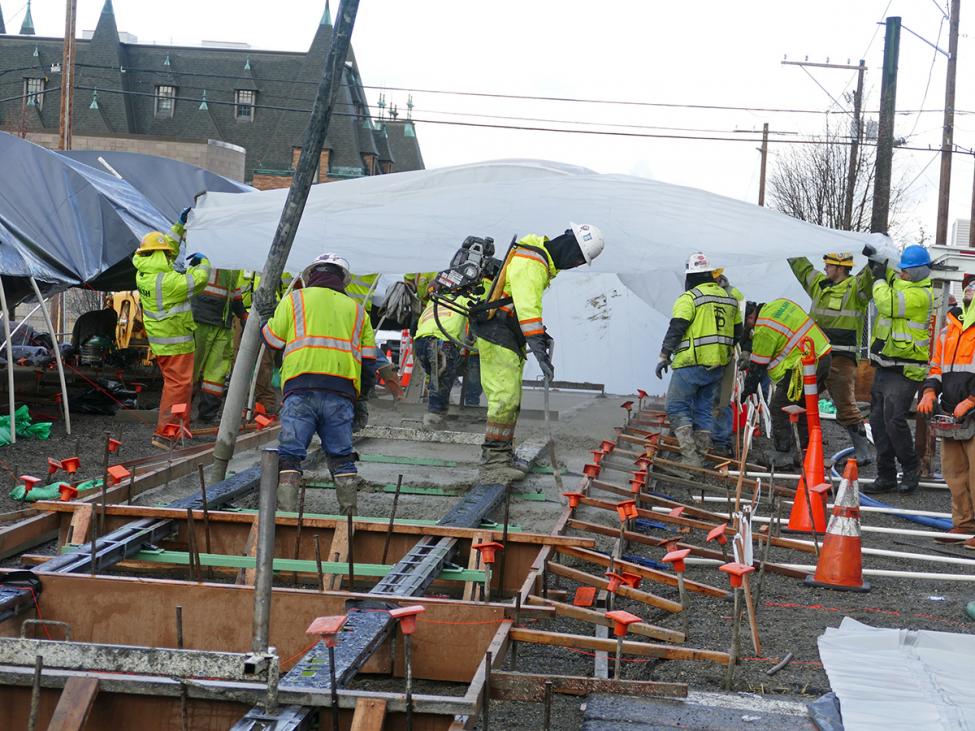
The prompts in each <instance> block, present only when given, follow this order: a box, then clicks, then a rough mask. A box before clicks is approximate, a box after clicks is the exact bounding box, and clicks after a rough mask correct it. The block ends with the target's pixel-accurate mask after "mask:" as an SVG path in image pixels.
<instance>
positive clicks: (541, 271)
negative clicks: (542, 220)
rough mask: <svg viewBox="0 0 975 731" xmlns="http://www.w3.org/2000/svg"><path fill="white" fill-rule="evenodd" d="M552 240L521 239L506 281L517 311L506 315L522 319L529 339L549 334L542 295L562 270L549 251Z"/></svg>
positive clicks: (520, 325) (522, 331) (510, 263)
mask: <svg viewBox="0 0 975 731" xmlns="http://www.w3.org/2000/svg"><path fill="white" fill-rule="evenodd" d="M546 241H548V239H547V238H546V237H544V236H538V235H537V234H528V235H527V236H522V237H521V238H520V239H519V240H518V246H517V247H516V249H515V252H514V254H513V255H512V257H511V260H510V261H509V262H508V271H507V274H506V276H505V280H504V293H503V294H504V296H505V297H511V299H512V307H513V310H511V311H508V313H505V310H504V309H503V308H502V310H501V312H502V313H504V314H510V315H511V316H513V317H516V318H517V319H518V326H519V327H520V328H521V334H522V335H524V336H525V337H526V338H528V337H531V336H532V335H538V334H540V333H543V332H545V323H543V322H542V295H543V294H544V293H545V290H546V289H547V288H548V285H549V284H551V282H552V280H553V279H555V275H556V274H558V269H556V268H555V263H554V262H553V261H552V256H551V255H550V254H549V253H548V249H546V248H545V242H546Z"/></svg>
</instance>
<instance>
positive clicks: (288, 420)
mask: <svg viewBox="0 0 975 731" xmlns="http://www.w3.org/2000/svg"><path fill="white" fill-rule="evenodd" d="M302 280H303V282H304V286H303V287H302V288H301V289H296V290H295V291H293V292H292V293H291V294H290V295H288V296H287V297H285V298H284V299H282V300H281V302H279V303H278V306H277V308H275V310H274V315H273V316H272V317H271V319H270V320H269V321H268V322H267V324H265V325H264V327H263V328H262V329H261V335H262V337H263V338H264V342H265V343H267V345H268V347H269V348H274V349H275V350H282V351H283V352H284V358H283V360H282V363H281V384H282V389H283V391H284V404H283V406H282V408H281V435H280V437H279V439H278V455H279V463H278V466H279V470H280V472H279V475H278V504H279V506H280V507H281V509H282V510H285V511H290V512H294V511H295V510H297V508H298V492H299V489H300V486H301V463H302V462H303V461H304V459H305V456H306V454H307V450H308V444H309V443H310V442H311V439H312V437H313V436H314V435H315V434H316V433H317V434H318V436H319V438H320V439H321V441H322V449H323V450H324V451H325V454H326V457H327V459H328V469H329V471H330V472H331V473H332V478H333V479H334V480H335V490H336V495H337V497H338V501H339V508H340V509H341V511H342V513H343V514H346V515H354V514H355V512H356V488H357V487H358V483H359V479H358V475H357V471H356V466H355V460H356V459H357V455H356V454H355V452H353V450H352V416H353V404H354V403H355V400H356V398H357V397H358V396H359V393H360V390H361V383H362V380H361V373H362V363H363V351H364V347H363V343H364V342H366V341H367V340H372V338H373V334H372V325H371V324H370V323H369V318H368V317H366V313H365V310H364V309H363V307H362V305H360V304H358V303H356V301H355V300H354V299H352V298H351V297H349V296H348V295H346V294H345V285H346V283H347V282H348V281H349V263H348V262H347V261H346V260H345V259H343V258H342V257H340V256H336V255H335V254H322V255H321V256H319V257H318V258H317V259H315V261H314V262H312V263H311V265H310V266H309V267H308V268H307V269H306V270H305V272H304V273H303V274H302Z"/></svg>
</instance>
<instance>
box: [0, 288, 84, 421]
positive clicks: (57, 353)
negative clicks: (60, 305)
mask: <svg viewBox="0 0 975 731" xmlns="http://www.w3.org/2000/svg"><path fill="white" fill-rule="evenodd" d="M30 283H31V286H32V287H33V288H34V294H35V295H37V301H38V302H43V301H44V298H43V297H41V288H40V287H38V286H37V280H36V279H34V277H31V278H30ZM2 291H3V285H2V284H0V292H2ZM0 306H3V311H4V312H6V311H7V308H6V306H5V305H4V304H3V302H0ZM41 314H42V315H44V324H45V325H47V329H48V332H50V333H51V340H53V341H54V361H55V362H56V363H57V365H58V378H60V379H61V408H62V410H63V411H64V431H65V433H66V434H68V435H69V436H70V434H71V412H70V410H69V409H68V383H67V381H65V380H64V363H63V362H62V360H61V348H60V345H59V343H58V336H57V333H56V332H54V325H53V324H52V323H51V313H50V312H48V311H47V308H46V307H42V308H41ZM8 327H9V325H8ZM11 416H12V415H11Z"/></svg>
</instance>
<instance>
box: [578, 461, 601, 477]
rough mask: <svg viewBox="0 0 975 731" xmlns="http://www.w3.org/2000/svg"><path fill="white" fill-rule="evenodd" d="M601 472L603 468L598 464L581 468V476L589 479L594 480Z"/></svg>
mask: <svg viewBox="0 0 975 731" xmlns="http://www.w3.org/2000/svg"><path fill="white" fill-rule="evenodd" d="M602 471H603V468H602V467H600V466H599V465H598V464H587V465H586V466H585V467H583V468H582V474H584V475H585V476H586V477H588V478H590V479H593V480H594V479H596V478H597V477H599V473H600V472H602Z"/></svg>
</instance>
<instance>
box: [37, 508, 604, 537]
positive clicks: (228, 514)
mask: <svg viewBox="0 0 975 731" xmlns="http://www.w3.org/2000/svg"><path fill="white" fill-rule="evenodd" d="M36 505H37V506H38V508H39V509H41V510H44V511H50V512H56V513H71V512H74V511H75V510H77V509H78V507H79V503H78V502H60V501H58V500H41V501H38V502H37V503H36ZM105 514H106V515H107V516H115V517H126V518H154V519H167V520H183V521H185V520H186V510H184V509H174V508H156V507H148V506H143V505H109V506H108V508H107V510H106V511H105ZM208 515H209V518H210V523H211V528H213V524H214V523H253V522H254V521H255V520H256V519H257V513H250V512H248V513H243V512H239V511H226V510H210V511H208ZM193 518H194V520H200V521H202V520H203V511H202V510H194V511H193ZM274 522H275V525H279V526H296V525H298V518H297V516H291V515H278V516H276V517H275V521H274ZM340 524H341V525H345V518H338V517H334V518H333V517H327V518H324V517H321V516H317V517H316V516H314V515H305V516H304V517H303V518H302V529H303V530H304V529H313V528H318V529H329V528H332V529H334V528H335V527H336V526H337V525H340ZM353 526H354V528H355V530H356V531H366V532H370V533H386V532H387V529H388V527H389V521H388V520H380V521H375V520H371V521H366V520H355V521H353ZM393 532H395V533H401V534H404V535H419V536H423V535H432V536H446V537H448V538H466V539H471V538H474V537H476V536H477V535H480V534H484V535H485V536H488V537H489V538H488V540H492V541H500V540H501V538H502V537H503V536H504V533H503V532H502V531H500V530H486V529H484V528H455V527H451V526H443V525H409V524H405V523H395V524H394V525H393ZM508 541H509V542H510V543H526V544H530V545H537V546H574V547H578V548H594V547H595V545H596V543H595V540H594V539H592V538H580V537H578V536H561V535H549V534H547V533H524V532H521V531H509V532H508Z"/></svg>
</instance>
